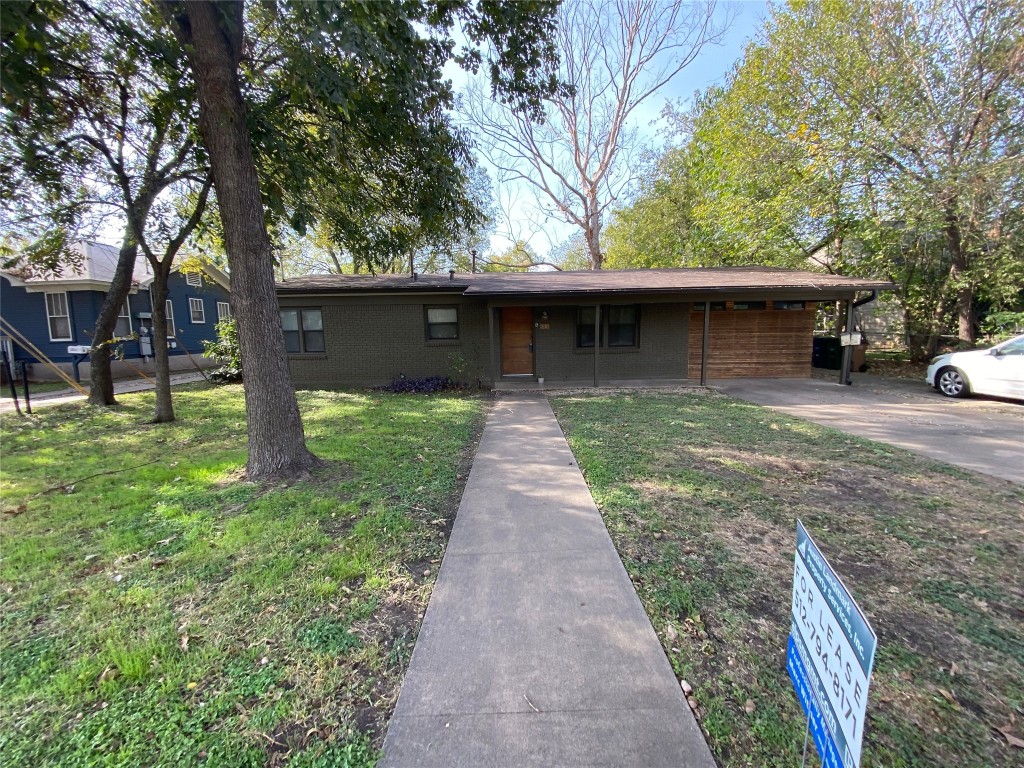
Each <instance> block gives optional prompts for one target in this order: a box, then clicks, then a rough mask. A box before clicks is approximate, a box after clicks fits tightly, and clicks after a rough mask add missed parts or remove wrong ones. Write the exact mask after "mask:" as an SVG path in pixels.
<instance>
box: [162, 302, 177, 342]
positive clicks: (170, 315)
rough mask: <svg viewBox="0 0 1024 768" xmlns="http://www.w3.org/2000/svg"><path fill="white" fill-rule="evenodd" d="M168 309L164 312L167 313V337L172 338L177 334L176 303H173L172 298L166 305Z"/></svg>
mask: <svg viewBox="0 0 1024 768" xmlns="http://www.w3.org/2000/svg"><path fill="white" fill-rule="evenodd" d="M164 306H165V307H166V309H165V310H164V312H165V313H166V314H167V338H171V337H172V336H174V335H175V332H174V305H173V304H171V300H170V299H168V300H167V303H166V304H165V305H164Z"/></svg>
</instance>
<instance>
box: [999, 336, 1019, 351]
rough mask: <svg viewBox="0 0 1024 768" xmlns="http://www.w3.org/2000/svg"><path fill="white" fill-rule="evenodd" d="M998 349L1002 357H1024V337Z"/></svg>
mask: <svg viewBox="0 0 1024 768" xmlns="http://www.w3.org/2000/svg"><path fill="white" fill-rule="evenodd" d="M996 349H998V350H999V354H1001V355H1024V336H1021V337H1019V338H1016V339H1011V340H1010V341H1008V342H1006V343H1005V344H1002V345H1000V346H998V347H996Z"/></svg>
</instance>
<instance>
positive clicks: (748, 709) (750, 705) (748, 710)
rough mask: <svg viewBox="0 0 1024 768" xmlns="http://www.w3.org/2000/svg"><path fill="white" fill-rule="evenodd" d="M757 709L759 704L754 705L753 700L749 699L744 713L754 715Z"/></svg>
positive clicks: (744, 707) (744, 706)
mask: <svg viewBox="0 0 1024 768" xmlns="http://www.w3.org/2000/svg"><path fill="white" fill-rule="evenodd" d="M756 708H757V704H755V703H754V700H753V699H747V703H746V704H744V705H743V711H744V712H746V713H747V714H748V715H749V714H752V713H753V711H754V710H755V709H756Z"/></svg>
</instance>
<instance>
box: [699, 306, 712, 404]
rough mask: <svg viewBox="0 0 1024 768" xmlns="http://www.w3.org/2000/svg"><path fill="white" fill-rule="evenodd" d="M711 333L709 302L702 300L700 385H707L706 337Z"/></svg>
mask: <svg viewBox="0 0 1024 768" xmlns="http://www.w3.org/2000/svg"><path fill="white" fill-rule="evenodd" d="M710 335H711V302H710V301H705V302H704V333H703V334H702V335H701V337H700V385H701V386H702V387H706V386H707V385H708V337H709V336H710Z"/></svg>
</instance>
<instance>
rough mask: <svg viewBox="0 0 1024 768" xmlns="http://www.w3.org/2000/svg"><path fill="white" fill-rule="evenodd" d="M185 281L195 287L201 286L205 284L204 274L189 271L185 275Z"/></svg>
mask: <svg viewBox="0 0 1024 768" xmlns="http://www.w3.org/2000/svg"><path fill="white" fill-rule="evenodd" d="M185 282H186V283H187V284H188V285H191V286H192V287H193V288H199V287H201V286H202V284H203V276H202V275H200V274H199V273H198V272H189V273H188V274H187V275H185Z"/></svg>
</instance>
